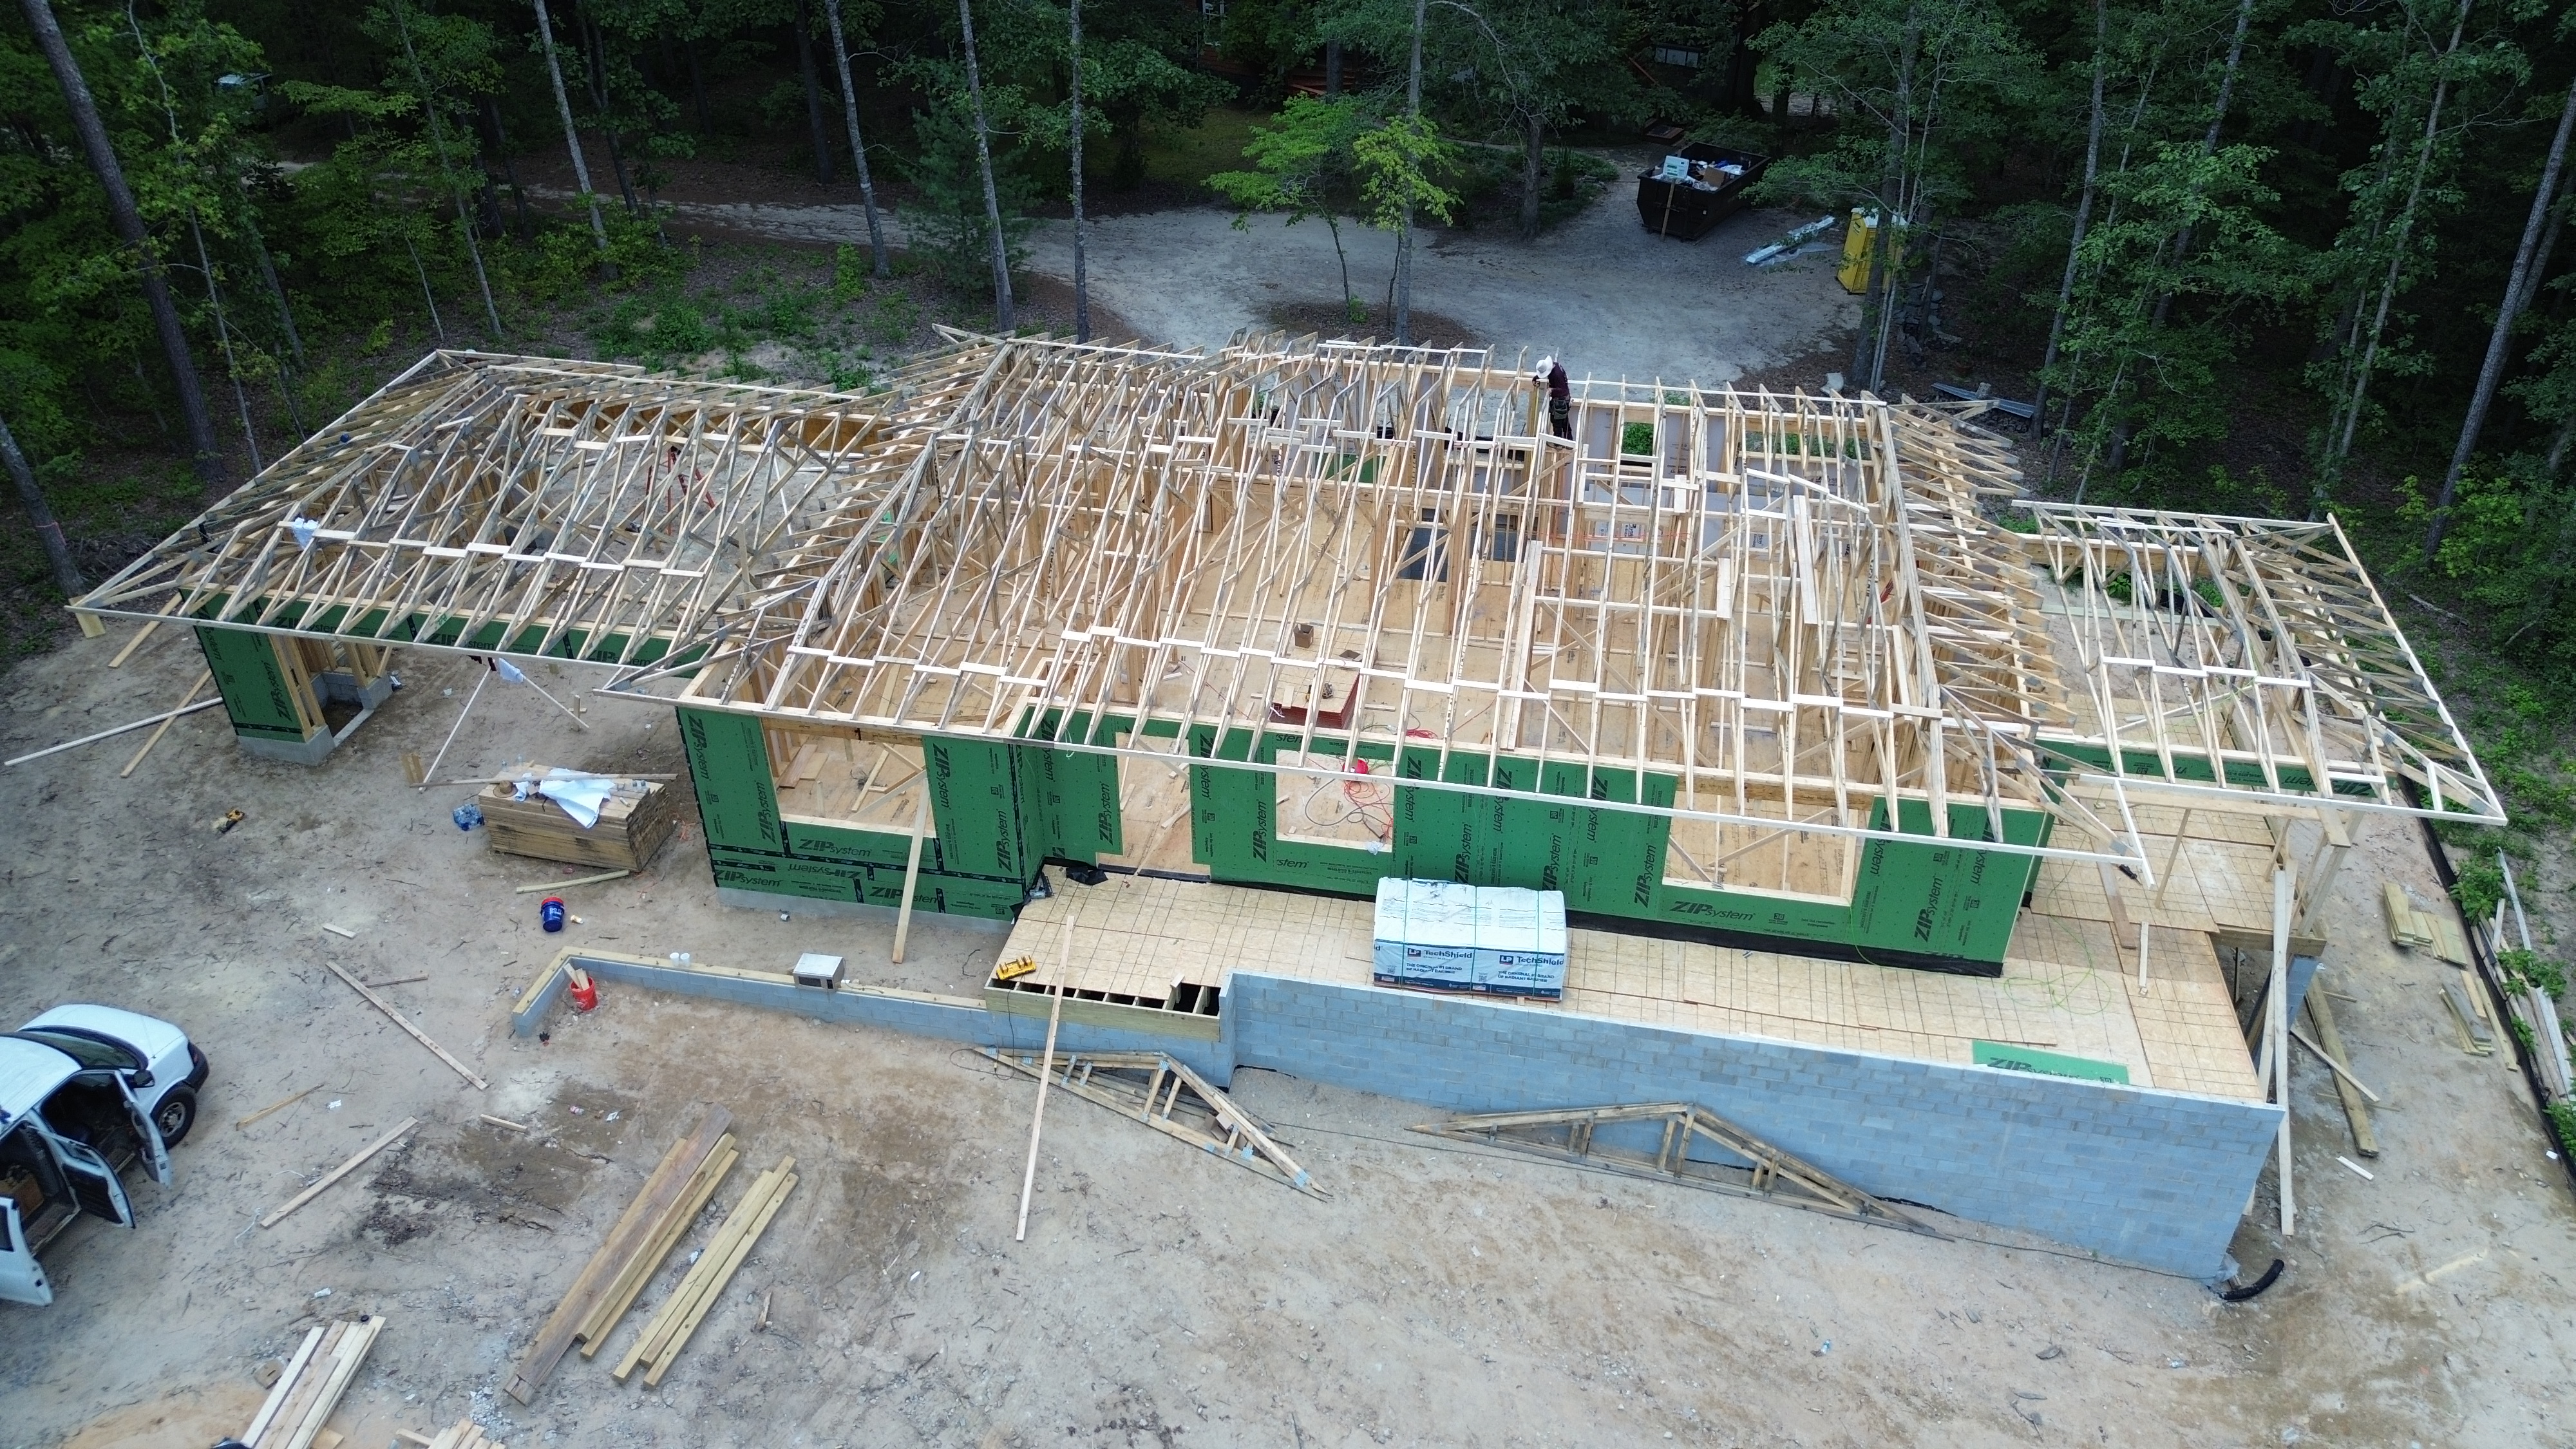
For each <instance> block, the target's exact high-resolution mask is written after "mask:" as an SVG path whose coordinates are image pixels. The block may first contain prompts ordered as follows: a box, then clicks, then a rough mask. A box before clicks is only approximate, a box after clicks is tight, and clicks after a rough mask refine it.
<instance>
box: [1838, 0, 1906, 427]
mask: <svg viewBox="0 0 2576 1449" xmlns="http://www.w3.org/2000/svg"><path fill="white" fill-rule="evenodd" d="M1922 39H1923V19H1922V14H1921V10H1920V7H1918V6H1908V7H1906V12H1905V37H1904V40H1903V42H1902V45H1903V49H1902V50H1901V51H1900V52H1899V58H1898V60H1897V65H1896V104H1895V106H1894V108H1893V109H1892V110H1891V111H1890V113H1889V115H1888V118H1887V159H1886V161H1885V163H1884V164H1883V165H1882V167H1881V170H1880V174H1879V208H1880V215H1879V226H1878V266H1877V272H1878V275H1876V276H1873V277H1872V278H1871V279H1870V281H1871V286H1870V289H1869V296H1870V297H1874V298H1876V299H1877V302H1878V310H1877V316H1876V318H1875V322H1876V330H1877V339H1876V340H1877V346H1875V347H1872V346H1871V345H1870V343H1871V324H1872V321H1873V319H1872V317H1871V316H1870V314H1869V313H1868V312H1867V311H1866V310H1864V311H1863V313H1862V314H1861V330H1860V336H1859V338H1858V339H1856V340H1855V342H1854V344H1853V347H1852V381H1854V382H1855V383H1858V384H1859V385H1860V387H1861V388H1862V389H1863V390H1864V391H1867V392H1872V393H1875V392H1877V391H1878V390H1879V388H1880V386H1881V384H1883V383H1884V382H1885V380H1886V378H1885V373H1886V365H1887V337H1888V329H1889V328H1890V327H1891V326H1893V325H1894V323H1895V320H1896V263H1897V261H1898V259H1899V258H1901V257H1902V256H1903V245H1904V244H1903V243H1902V242H1901V241H1899V240H1898V237H1899V235H1900V234H1901V233H1902V232H1903V231H1904V229H1905V220H1906V217H1905V210H1906V207H1905V203H1904V200H1903V192H1904V190H1905V170H1904V167H1905V155H1906V152H1907V150H1908V149H1909V148H1910V147H1911V145H1912V144H1913V136H1914V58H1915V55H1916V53H1917V52H1918V51H1919V50H1920V49H1921V47H1922ZM1863 300H1864V303H1866V301H1867V300H1868V298H1864V299H1863ZM1864 379H1866V380H1864Z"/></svg>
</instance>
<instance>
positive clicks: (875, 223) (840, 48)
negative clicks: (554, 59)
mask: <svg viewBox="0 0 2576 1449" xmlns="http://www.w3.org/2000/svg"><path fill="white" fill-rule="evenodd" d="M823 19H824V22H825V23H826V24H828V25H829V26H830V27H831V31H832V65H833V67H834V69H835V70H836V72H837V73H838V74H839V75H840V77H841V117H842V119H844V120H846V121H848V122H849V123H850V156H851V158H852V159H853V160H855V161H856V162H857V163H858V172H859V208H860V210H862V211H864V212H866V213H867V217H868V256H869V261H870V263H871V271H872V274H873V275H875V276H879V277H882V276H885V275H886V274H887V271H886V239H885V223H884V222H883V221H881V220H879V219H878V217H877V182H876V176H875V175H874V173H872V172H870V171H869V170H868V144H867V142H865V141H863V140H861V139H860V138H859V88H858V87H857V86H854V85H852V84H850V47H849V43H848V42H846V41H844V40H843V39H842V38H841V0H823ZM689 63H690V64H691V65H692V66H695V65H696V64H697V61H696V59H695V56H694V53H692V57H691V59H690V62H689ZM691 73H692V74H695V72H694V71H692V72H691ZM1081 151H1082V143H1081V140H1080V139H1079V138H1078V137H1077V138H1076V140H1075V142H1074V153H1075V156H1076V158H1077V159H1079V157H1080V155H1081Z"/></svg>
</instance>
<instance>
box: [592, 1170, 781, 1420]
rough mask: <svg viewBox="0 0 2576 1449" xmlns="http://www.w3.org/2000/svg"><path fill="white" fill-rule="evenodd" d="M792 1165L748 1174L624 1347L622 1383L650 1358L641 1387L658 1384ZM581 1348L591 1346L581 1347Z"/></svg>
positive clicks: (729, 1276)
mask: <svg viewBox="0 0 2576 1449" xmlns="http://www.w3.org/2000/svg"><path fill="white" fill-rule="evenodd" d="M795 1166H796V1159H795V1158H793V1157H783V1158H780V1159H779V1162H778V1165H777V1166H776V1167H773V1168H771V1169H769V1170H768V1171H767V1172H764V1173H762V1174H761V1175H760V1176H758V1177H756V1178H753V1179H752V1183H751V1188H750V1190H749V1191H747V1192H745V1193H744V1194H743V1195H742V1201H740V1202H738V1203H735V1204H734V1207H733V1211H732V1212H730V1213H727V1214H725V1220H724V1226H723V1227H721V1228H718V1229H716V1236H715V1240H714V1241H713V1242H710V1243H709V1244H707V1247H706V1250H705V1251H704V1252H702V1253H700V1254H699V1255H698V1261H697V1262H696V1263H695V1264H693V1265H691V1266H690V1268H689V1275H688V1276H687V1277H685V1278H683V1279H681V1280H680V1286H679V1287H678V1288H676V1289H674V1290H673V1291H672V1293H671V1296H670V1297H668V1298H665V1299H663V1300H662V1307H661V1310H660V1311H659V1312H657V1313H655V1314H654V1315H653V1319H652V1321H651V1322H649V1323H647V1324H645V1325H644V1336H643V1337H642V1338H639V1339H637V1340H636V1341H635V1346H634V1347H632V1348H630V1349H628V1350H627V1351H626V1357H624V1358H623V1359H620V1360H618V1364H617V1381H618V1382H619V1383H624V1382H626V1376H627V1375H628V1374H631V1373H633V1372H635V1366H636V1365H637V1364H640V1363H650V1364H651V1365H652V1367H651V1368H650V1369H648V1370H647V1371H646V1372H645V1374H644V1384H645V1387H647V1388H656V1387H659V1386H660V1385H661V1382H662V1375H664V1374H666V1373H669V1372H670V1371H671V1363H672V1361H673V1360H675V1359H677V1358H678V1357H679V1356H680V1350H681V1349H682V1348H684V1347H686V1346H687V1345H688V1342H689V1335H691V1334H693V1333H695V1332H697V1331H698V1324H699V1323H700V1322H701V1321H703V1320H704V1319H705V1318H706V1316H707V1310H708V1309H710V1308H713V1307H714V1306H715V1302H716V1299H717V1298H719V1297H721V1296H723V1294H724V1290H725V1285H726V1284H728V1283H730V1282H732V1281H733V1275H734V1270H735V1269H737V1268H740V1267H741V1266H742V1264H743V1260H744V1259H746V1258H748V1257H750V1256H751V1249H752V1245H753V1244H754V1243H757V1242H759V1241H760V1235H761V1233H762V1232H763V1231H765V1230H766V1229H767V1228H768V1227H769V1220H770V1219H771V1218H774V1217H776V1216H778V1209H779V1207H780V1205H781V1204H783V1203H785V1202H786V1201H787V1194H788V1192H789V1191H790V1190H791V1189H793V1188H794V1187H795V1186H796V1174H795V1172H794V1171H793V1169H794V1168H795ZM582 1352H584V1353H588V1352H590V1349H589V1348H588V1347H587V1346H585V1347H584V1348H583V1349H582Z"/></svg>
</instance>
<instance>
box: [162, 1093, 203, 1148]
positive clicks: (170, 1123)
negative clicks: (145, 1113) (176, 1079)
mask: <svg viewBox="0 0 2576 1449" xmlns="http://www.w3.org/2000/svg"><path fill="white" fill-rule="evenodd" d="M196 1125H197V1094H196V1093H194V1092H191V1091H189V1090H188V1089H187V1088H185V1087H180V1088H178V1089H176V1090H175V1091H173V1092H171V1093H170V1095H168V1096H166V1097H163V1098H162V1099H161V1104H160V1105H159V1106H157V1107H154V1108H153V1109H152V1129H153V1130H154V1131H156V1132H158V1133H160V1134H161V1145H162V1146H164V1147H176V1146H178V1145H179V1143H180V1141H181V1140H182V1139H184V1138H185V1137H187V1135H188V1129H189V1128H191V1127H194V1126H196Z"/></svg>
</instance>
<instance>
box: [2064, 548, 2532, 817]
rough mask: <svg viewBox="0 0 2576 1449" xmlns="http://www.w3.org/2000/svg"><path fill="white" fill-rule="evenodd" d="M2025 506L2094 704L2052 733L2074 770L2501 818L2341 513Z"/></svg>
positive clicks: (2206, 791)
mask: <svg viewBox="0 0 2576 1449" xmlns="http://www.w3.org/2000/svg"><path fill="white" fill-rule="evenodd" d="M2022 506H2023V507H2024V508H2026V509H2028V510H2029V512H2030V514H2031V516H2032V518H2033V519H2034V521H2035V522H2036V524H2037V528H2038V531H2037V533H2036V534H2034V535H2032V536H2031V539H2030V547H2031V549H2032V551H2033V552H2034V553H2035V554H2036V555H2037V556H2038V558H2039V560H2040V562H2041V564H2042V566H2043V569H2044V575H2043V577H2044V578H2045V579H2046V580H2047V582H2048V587H2049V588H2050V591H2051V593H2052V594H2053V595H2054V599H2053V601H2052V607H2051V613H2052V614H2054V615H2055V616H2056V617H2057V619H2058V620H2059V622H2060V623H2061V625H2062V632H2061V634H2060V642H2061V651H2060V652H2061V656H2062V657H2063V658H2064V659H2065V660H2066V662H2067V664H2068V666H2069V672H2070V673H2071V674H2073V675H2075V676H2076V677H2077V678H2078V679H2079V680H2080V682H2081V688H2080V690H2079V697H2080V698H2081V699H2082V701H2083V710H2082V712H2083V714H2084V715H2085V716H2086V718H2085V719H2084V720H2083V722H2082V723H2083V726H2084V727H2082V728H2080V729H2079V730H2077V731H2073V732H2069V733H2067V734H2064V735H2057V734H2053V733H2051V732H2046V731H2043V732H2042V733H2041V735H2040V737H2039V739H2038V740H2037V742H2036V743H2037V745H2038V747H2039V748H2040V749H2041V750H2043V751H2046V752H2048V753H2049V754H2050V755H2052V756H2053V757H2054V758H2056V759H2058V760H2060V761H2063V762H2065V764H2066V765H2067V766H2068V767H2069V768H2070V769H2072V770H2073V771H2074V773H2076V774H2077V775H2078V776H2082V777H2092V778H2099V779H2103V780H2107V781H2110V782H2113V783H2115V784H2116V785H2117V786H2118V787H2119V788H2121V789H2122V790H2124V791H2125V790H2138V791H2147V792H2152V793H2155V794H2158V795H2166V796H2172V797H2175V798H2178V799H2181V800H2184V801H2198V802H2204V803H2216V802H2219V801H2222V800H2223V801H2226V802H2228V808H2233V809H2240V810H2243V809H2271V810H2286V811H2291V812H2297V813H2305V812H2307V811H2311V810H2315V809H2332V810H2356V811H2365V812H2369V811H2376V812H2386V813H2394V814H2407V815H2416V814H2431V815H2436V816H2439V817H2441V818H2445V819H2456V820H2459V821H2461V822H2462V823H2477V824H2501V823H2503V820H2504V805H2503V800H2502V798H2501V796H2500V795H2499V794H2498V793H2497V791H2496V789H2495V787H2494V786H2493V785H2492V784H2491V783H2490V782H2489V781H2488V780H2487V778H2486V772H2485V770H2484V769H2483V768H2482V767H2481V766H2480V765H2479V764H2478V761H2477V756H2476V754H2475V752H2473V751H2472V750H2471V749H2470V747H2469V743H2468V740H2467V739H2466V737H2465V736H2464V735H2462V733H2461V732H2460V729H2459V726H2458V725H2457V724H2456V723H2455V722H2454V721H2453V720H2452V718H2451V714H2450V710H2449V709H2448V707H2447V706H2445V705H2444V704H2443V703H2442V699H2441V696H2440V694H2439V693H2438V692H2437V691H2436V690H2435V689H2434V688H2433V685H2432V681H2431V680H2430V679H2429V678H2428V677H2427V676H2426V674H2425V672H2424V668H2423V665H2422V663H2421V661H2419V660H2418V659H2417V658H2416V655H2415V651H2414V649H2413V647H2412V646H2411V645H2409V644H2408V643H2407V640H2406V635H2405V631H2404V630H2402V629H2401V628H2399V627H2398V624H2397V621H2396V619H2395V617H2394V616H2393V615H2391V614H2390V612H2389V610H2388V606H2387V604H2386V602H2385V601H2384V600H2383V599H2382V598H2381V596H2380V594H2379V590H2378V588H2377V586H2376V585H2374V584H2373V583H2372V582H2371V579H2370V575H2369V572H2368V571H2367V570H2366V569H2365V568H2363V566H2362V563H2361V560H2360V557H2359V556H2358V555H2357V554H2356V553H2355V552H2354V550H2353V547H2352V542H2351V540H2350V539H2349V538H2348V537H2346V535H2345V534H2344V531H2343V526H2342V524H2341V523H2340V522H2339V521H2338V520H2336V519H2335V518H2333V517H2331V516H2329V517H2327V518H2326V519H2324V520H2322V521H2319V522H2314V523H2302V522H2290V521H2284V520H2279V519H2260V518H2237V517H2229V516H2224V515H2218V514H2194V513H2178V512H2172V511H2167V510H2154V509H2122V508H2100V507H2085V506H2081V505H2075V504H2063V503H2046V502H2037V501H2032V502H2025V503H2024V504H2023V505H2022ZM2222 777H2223V778H2222ZM2410 789H2411V790H2413V791H2420V792H2421V793H2422V796H2423V799H2422V801H2421V802H2420V803H2419V802H2418V800H2416V799H2415V798H2413V797H2412V795H2411V794H2410Z"/></svg>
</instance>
